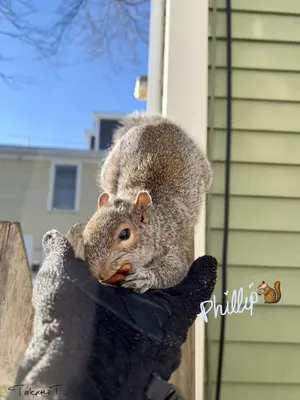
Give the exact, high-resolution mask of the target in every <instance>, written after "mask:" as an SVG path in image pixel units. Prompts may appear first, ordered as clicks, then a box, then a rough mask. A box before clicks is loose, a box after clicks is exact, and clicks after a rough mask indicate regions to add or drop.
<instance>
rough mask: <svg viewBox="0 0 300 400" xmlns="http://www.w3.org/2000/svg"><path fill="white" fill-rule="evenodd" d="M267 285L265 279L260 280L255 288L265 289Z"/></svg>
mask: <svg viewBox="0 0 300 400" xmlns="http://www.w3.org/2000/svg"><path fill="white" fill-rule="evenodd" d="M266 287H268V284H267V283H266V282H265V281H262V283H261V284H260V285H259V286H258V287H257V289H265V288H266Z"/></svg>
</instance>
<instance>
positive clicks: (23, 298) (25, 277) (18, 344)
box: [0, 222, 33, 396]
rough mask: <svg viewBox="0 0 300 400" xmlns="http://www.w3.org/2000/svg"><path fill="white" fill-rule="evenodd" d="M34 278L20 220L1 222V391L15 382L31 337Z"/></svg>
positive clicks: (5, 391)
mask: <svg viewBox="0 0 300 400" xmlns="http://www.w3.org/2000/svg"><path fill="white" fill-rule="evenodd" d="M31 297H32V282H31V276H30V269H29V265H28V260H27V254H26V250H25V246H24V240H23V235H22V231H21V227H20V224H19V223H17V222H0V395H3V396H6V395H7V389H8V387H9V386H12V385H13V384H14V380H15V376H16V373H17V370H18V366H19V363H20V361H21V359H22V357H23V354H24V352H25V350H26V348H27V345H28V343H29V341H30V337H31V333H32V321H33V308H32V304H31Z"/></svg>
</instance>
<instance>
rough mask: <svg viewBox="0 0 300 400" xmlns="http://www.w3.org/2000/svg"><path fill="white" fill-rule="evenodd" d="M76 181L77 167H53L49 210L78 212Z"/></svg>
mask: <svg viewBox="0 0 300 400" xmlns="http://www.w3.org/2000/svg"><path fill="white" fill-rule="evenodd" d="M78 180H79V166H78V165H64V164H54V165H53V171H52V181H53V185H52V193H51V204H50V209H51V210H66V211H78V189H79V188H78V185H79V182H78Z"/></svg>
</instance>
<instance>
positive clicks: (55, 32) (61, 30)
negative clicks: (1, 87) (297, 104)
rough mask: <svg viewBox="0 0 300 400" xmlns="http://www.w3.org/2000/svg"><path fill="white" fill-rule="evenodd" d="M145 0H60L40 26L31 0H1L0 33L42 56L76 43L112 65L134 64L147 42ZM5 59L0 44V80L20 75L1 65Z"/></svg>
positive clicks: (87, 55)
mask: <svg viewBox="0 0 300 400" xmlns="http://www.w3.org/2000/svg"><path fill="white" fill-rule="evenodd" d="M149 1H150V0H61V4H60V6H59V7H58V8H57V9H56V10H55V16H54V22H53V21H51V18H50V20H49V23H48V24H47V26H39V25H38V24H36V23H33V21H34V16H35V15H37V14H38V12H39V10H38V9H37V8H36V7H35V5H34V0H14V1H12V0H0V23H1V29H0V38H1V37H2V38H6V39H7V40H12V41H18V42H21V43H23V44H24V45H27V46H29V47H31V48H33V49H34V50H35V51H36V54H37V56H38V58H40V59H42V60H45V59H47V60H50V59H53V58H54V56H56V55H58V54H60V53H61V52H62V51H63V50H64V49H65V48H67V47H68V46H70V45H73V46H74V45H75V46H76V49H77V48H78V49H79V52H80V54H81V59H84V58H87V59H96V60H98V59H102V58H104V57H105V58H107V60H108V61H109V62H110V64H111V66H112V67H114V68H118V66H122V65H124V64H125V63H131V64H136V63H138V61H139V60H138V57H137V53H138V51H137V50H138V48H139V46H140V45H146V46H147V45H148V24H149V10H148V3H149ZM10 60H12V57H11V56H7V55H6V54H4V53H3V49H2V47H0V80H2V81H3V82H4V83H6V84H10V82H12V81H13V82H15V81H16V80H19V79H20V78H21V77H20V76H15V75H13V74H10V73H9V74H7V73H6V72H5V71H4V70H3V71H2V69H3V68H1V65H2V63H3V62H7V61H10ZM21 80H22V79H21Z"/></svg>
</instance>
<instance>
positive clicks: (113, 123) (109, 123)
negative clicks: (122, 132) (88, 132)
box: [99, 119, 120, 150]
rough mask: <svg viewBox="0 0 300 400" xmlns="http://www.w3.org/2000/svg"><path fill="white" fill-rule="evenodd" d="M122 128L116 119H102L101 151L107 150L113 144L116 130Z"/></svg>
mask: <svg viewBox="0 0 300 400" xmlns="http://www.w3.org/2000/svg"><path fill="white" fill-rule="evenodd" d="M118 126H120V124H119V121H118V120H116V119H102V120H101V121H100V140H99V150H106V149H107V148H108V147H110V146H111V144H112V137H113V133H114V130H115V129H116V128H117V127H118Z"/></svg>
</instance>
